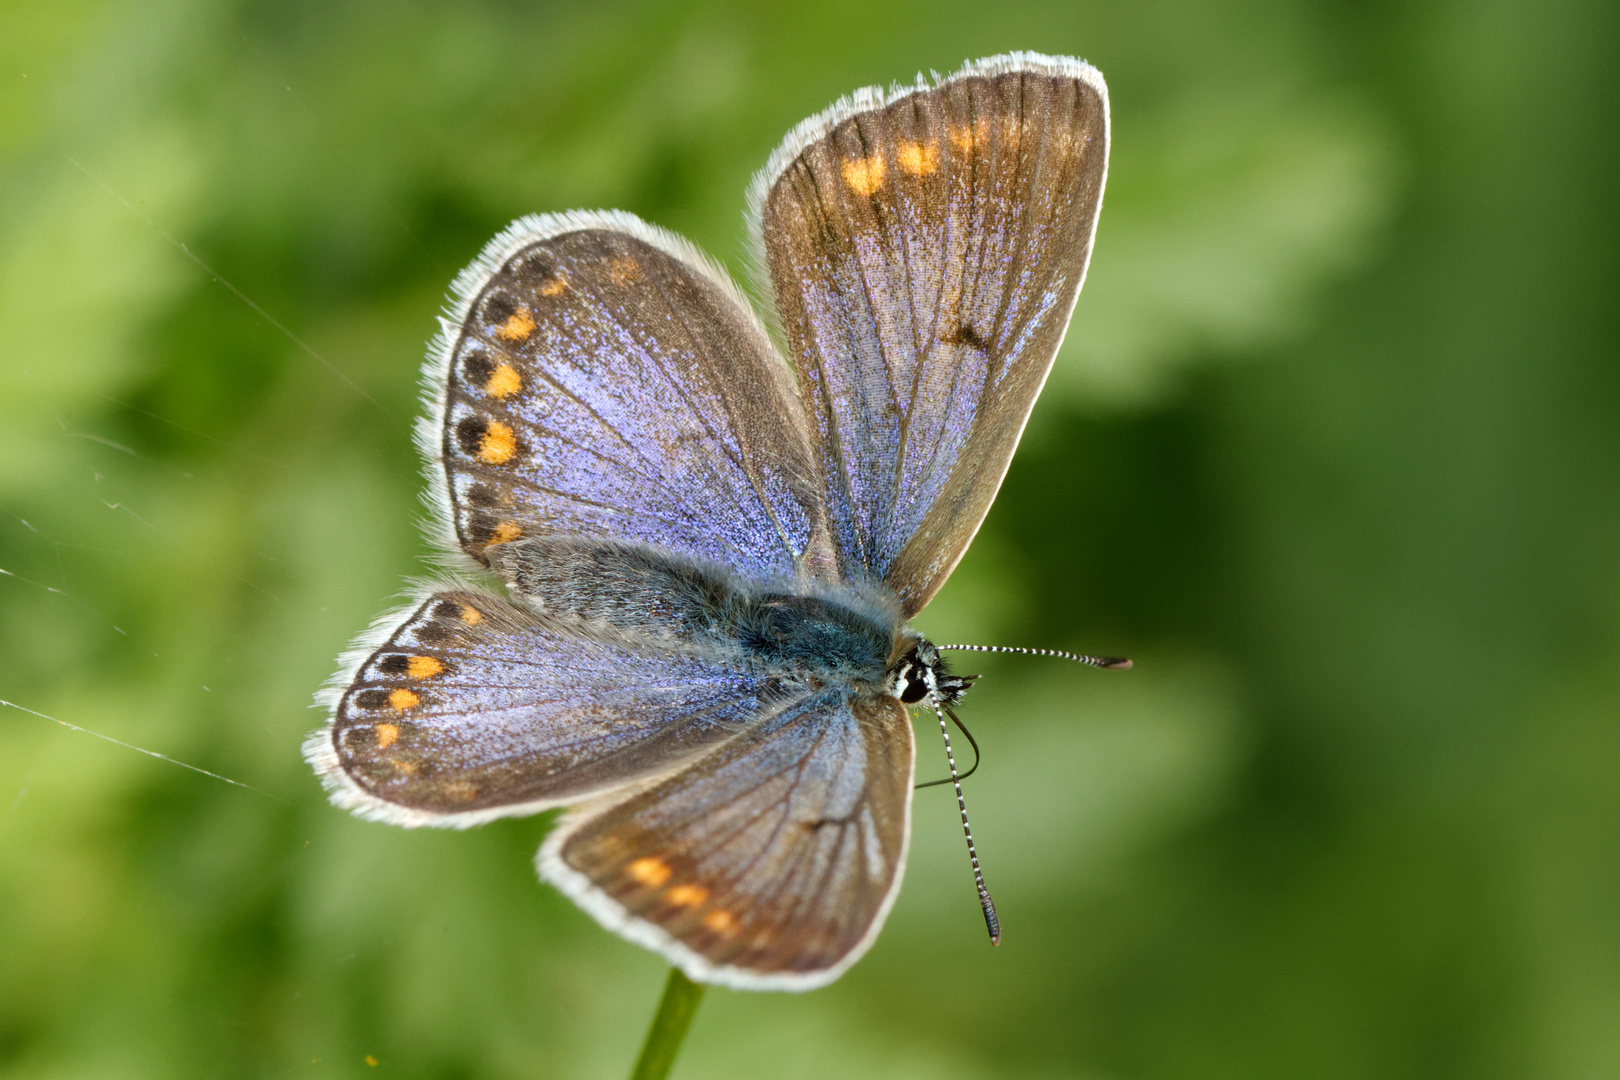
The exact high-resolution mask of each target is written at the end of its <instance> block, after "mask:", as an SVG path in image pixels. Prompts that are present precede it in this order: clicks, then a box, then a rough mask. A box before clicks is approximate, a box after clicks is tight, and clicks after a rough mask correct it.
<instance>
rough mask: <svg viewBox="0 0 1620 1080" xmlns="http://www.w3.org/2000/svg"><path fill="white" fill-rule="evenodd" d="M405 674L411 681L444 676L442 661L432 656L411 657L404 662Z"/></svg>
mask: <svg viewBox="0 0 1620 1080" xmlns="http://www.w3.org/2000/svg"><path fill="white" fill-rule="evenodd" d="M405 673H406V674H408V675H409V676H410V677H411V678H413V679H431V678H433V677H434V676H435V675H443V674H444V661H442V660H440V659H438V658H437V657H433V656H413V657H411V658H410V659H409V660H407V661H405Z"/></svg>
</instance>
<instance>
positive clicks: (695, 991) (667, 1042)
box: [630, 967, 703, 1080]
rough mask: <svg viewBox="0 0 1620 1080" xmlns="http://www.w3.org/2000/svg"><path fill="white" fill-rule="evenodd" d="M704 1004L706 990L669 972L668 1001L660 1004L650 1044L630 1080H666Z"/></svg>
mask: <svg viewBox="0 0 1620 1080" xmlns="http://www.w3.org/2000/svg"><path fill="white" fill-rule="evenodd" d="M702 1000H703V986H702V985H701V984H700V983H695V982H693V981H692V980H691V979H688V978H687V977H686V976H685V975H683V974H681V969H680V968H677V967H672V968H670V969H669V982H667V983H665V984H664V999H663V1000H662V1001H660V1002H659V1003H658V1012H657V1014H656V1015H655V1016H654V1017H653V1022H652V1027H650V1028H648V1029H647V1041H646V1042H645V1043H643V1044H642V1047H641V1056H640V1057H639V1058H637V1059H636V1067H635V1068H634V1069H633V1070H631V1072H630V1080H664V1077H666V1076H668V1075H669V1068H670V1066H671V1065H673V1064H675V1055H676V1054H677V1053H678V1052H679V1051H680V1049H681V1042H682V1040H684V1039H685V1038H686V1029H687V1028H689V1027H691V1026H692V1016H693V1014H695V1013H696V1012H697V1007H698V1003H699V1002H701V1001H702Z"/></svg>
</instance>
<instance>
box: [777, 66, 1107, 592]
mask: <svg viewBox="0 0 1620 1080" xmlns="http://www.w3.org/2000/svg"><path fill="white" fill-rule="evenodd" d="M1107 158H1108V99H1107V91H1106V89H1105V87H1104V84H1103V81H1102V77H1101V76H1100V75H1098V74H1097V72H1096V71H1095V69H1093V68H1092V67H1090V65H1088V64H1085V63H1083V62H1081V61H1078V60H1068V59H1061V58H1051V57H1040V56H1034V55H1032V54H1014V55H1011V56H1003V57H997V58H995V59H992V60H986V61H980V62H978V63H975V64H970V65H968V67H967V68H965V69H964V70H963V71H961V72H959V73H958V74H956V75H954V76H952V77H950V78H948V79H946V80H944V81H942V82H941V83H939V84H938V85H937V86H933V87H927V86H922V87H918V88H915V89H912V90H909V91H899V90H897V91H894V92H891V93H889V94H883V93H881V92H879V91H876V90H868V91H864V92H862V93H860V94H857V95H855V97H854V98H853V99H850V100H846V101H844V102H840V103H839V104H838V105H835V106H834V107H833V108H832V109H830V110H828V111H827V112H825V113H822V114H821V115H820V116H816V117H812V118H811V119H810V120H807V121H806V122H805V123H804V124H801V125H800V126H799V128H798V129H796V130H795V131H794V133H793V134H792V135H790V136H789V137H788V139H787V141H786V142H785V143H784V144H783V145H782V147H781V148H780V149H778V150H777V152H776V154H775V155H773V157H772V159H771V162H770V164H769V165H767V167H766V169H765V171H764V172H763V173H762V174H761V175H760V177H759V178H758V179H757V180H756V186H755V189H754V197H753V200H752V205H753V207H754V211H753V212H754V214H755V215H756V221H755V228H756V230H757V240H758V242H759V244H760V247H761V255H762V258H763V264H764V269H765V271H766V272H767V274H768V277H769V285H770V288H771V291H772V294H773V296H774V300H775V305H776V310H777V313H778V315H779V317H780V319H781V322H782V326H783V330H784V332H785V334H786V337H787V340H788V343H789V346H790V348H791V350H792V353H793V357H794V360H795V363H796V364H797V365H798V369H799V377H800V388H801V391H802V394H803V397H804V400H805V407H806V409H807V411H808V413H809V415H810V418H811V423H812V426H813V427H814V429H815V431H816V432H817V435H818V440H819V452H820V455H821V466H822V469H823V471H824V473H825V476H826V483H827V491H828V496H827V502H828V507H829V516H830V526H831V529H832V532H833V537H834V540H835V543H836V546H837V548H838V550H839V557H840V562H841V565H842V567H843V569H844V575H845V577H846V578H851V579H852V578H855V577H858V576H859V575H861V574H863V573H864V574H866V575H868V576H870V577H871V578H874V579H877V580H881V581H883V582H885V583H886V584H887V585H888V586H889V587H890V588H892V589H893V590H894V591H895V592H896V593H898V594H899V596H900V598H901V600H902V603H903V605H904V609H905V612H906V614H907V615H908V616H909V615H912V614H915V613H916V612H917V611H918V610H920V609H921V608H922V607H923V605H924V604H926V603H927V602H928V599H929V598H930V597H931V596H932V595H933V594H934V592H935V591H936V590H937V589H938V588H939V586H940V585H941V584H943V582H944V580H945V578H946V576H948V575H949V573H950V571H951V570H952V569H953V568H954V567H955V565H956V563H957V561H958V560H959V559H960V558H961V555H962V553H963V551H965V550H966V548H967V545H968V542H969V541H970V540H971V539H972V537H973V534H974V532H975V531H976V530H977V529H978V527H979V523H980V521H981V520H982V519H983V517H984V515H985V513H986V512H987V511H988V509H989V507H990V502H991V500H992V499H993V498H994V497H995V493H996V490H997V488H998V487H999V486H1000V484H1001V479H1002V477H1003V475H1004V474H1005V472H1006V469H1007V465H1008V462H1009V461H1010V460H1011V457H1012V453H1013V449H1014V447H1015V446H1016V445H1017V443H1018V438H1019V436H1020V434H1021V433H1022V431H1023V428H1024V423H1025V421H1026V420H1027V418H1028V416H1029V412H1030V409H1031V407H1032V406H1033V405H1034V402H1035V397H1036V395H1037V394H1038V393H1039V392H1040V389H1041V386H1042V384H1043V383H1044V382H1045V379H1046V374H1047V371H1048V370H1049V369H1050V367H1051V364H1052V360H1053V357H1054V356H1055V355H1056V352H1057V349H1058V346H1059V344H1060V343H1061V341H1062V338H1063V334H1064V331H1065V329H1066V328H1067V326H1068V321H1069V314H1070V311H1071V310H1072V309H1073V306H1074V302H1075V298H1076V297H1077V295H1078V293H1079V290H1080V285H1081V281H1082V279H1083V278H1084V276H1085V270H1086V265H1087V262H1088V260H1089V258H1090V254H1091V239H1092V234H1093V231H1094V229H1095V227H1096V221H1097V212H1098V209H1099V207H1100V206H1101V201H1102V192H1103V182H1104V178H1105V175H1106V171H1107Z"/></svg>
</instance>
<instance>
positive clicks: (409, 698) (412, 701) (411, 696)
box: [388, 687, 422, 712]
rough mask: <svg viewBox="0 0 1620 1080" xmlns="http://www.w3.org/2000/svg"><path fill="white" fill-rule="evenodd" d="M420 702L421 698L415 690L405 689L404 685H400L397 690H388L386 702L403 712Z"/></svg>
mask: <svg viewBox="0 0 1620 1080" xmlns="http://www.w3.org/2000/svg"><path fill="white" fill-rule="evenodd" d="M421 703H422V699H421V697H419V696H418V695H417V693H416V691H415V690H406V689H405V688H404V687H400V688H399V689H398V690H390V691H389V692H388V704H389V705H390V706H391V707H392V708H395V709H398V710H399V711H400V712H404V711H405V710H406V709H414V708H416V707H417V706H418V705H420V704H421Z"/></svg>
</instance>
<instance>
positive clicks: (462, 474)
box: [421, 213, 831, 576]
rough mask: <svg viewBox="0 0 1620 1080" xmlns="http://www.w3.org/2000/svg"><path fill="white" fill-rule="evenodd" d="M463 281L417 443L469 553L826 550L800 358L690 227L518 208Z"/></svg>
mask: <svg viewBox="0 0 1620 1080" xmlns="http://www.w3.org/2000/svg"><path fill="white" fill-rule="evenodd" d="M455 291H456V293H457V294H458V296H459V303H458V304H457V306H456V310H455V312H454V317H453V319H452V320H450V321H447V322H446V324H445V334H444V336H443V337H442V338H441V340H440V341H439V342H438V344H437V345H436V346H435V350H434V353H435V355H434V356H433V357H432V358H431V359H430V380H431V384H432V385H431V386H430V389H429V393H430V394H431V395H432V396H433V398H434V405H435V407H436V415H435V416H434V417H433V418H432V419H430V421H429V422H428V423H427V425H426V426H424V428H423V429H422V432H421V441H422V443H423V449H424V451H425V452H426V453H427V454H428V455H429V457H430V458H432V459H435V460H437V461H438V462H440V463H442V467H443V473H444V475H443V476H442V478H435V482H436V483H437V484H439V485H442V487H441V490H442V491H444V493H445V495H446V497H447V499H448V507H447V511H446V513H445V515H444V516H445V517H446V518H447V519H448V520H447V521H446V522H445V525H446V526H447V528H448V531H450V532H451V533H452V534H453V539H454V543H455V544H456V545H457V546H459V547H460V549H461V550H462V551H463V552H465V553H466V554H467V555H469V556H471V557H472V558H473V559H475V560H477V561H478V562H479V563H481V564H487V561H488V560H487V558H486V557H485V548H486V547H488V546H489V545H490V544H492V543H502V542H508V541H511V540H515V539H518V538H520V537H530V536H545V535H552V534H576V535H586V536H598V537H603V538H610V539H618V540H624V541H630V542H639V543H645V544H652V545H657V546H661V547H664V548H668V549H670V550H673V551H677V552H681V553H684V554H688V555H692V556H696V557H699V558H703V559H708V560H712V561H714V562H718V563H721V564H724V565H726V566H728V567H730V568H732V569H734V570H736V571H738V572H741V573H745V574H751V575H754V576H769V575H776V576H789V575H792V574H794V573H795V571H796V570H798V569H799V567H800V560H803V559H808V561H809V563H811V564H816V565H825V564H830V562H831V558H830V555H829V554H827V544H826V542H825V540H824V539H821V540H820V542H819V543H818V538H819V537H823V536H824V533H823V532H822V525H821V523H822V510H821V494H820V489H821V483H820V480H819V477H818V474H817V466H816V463H815V461H814V460H813V457H812V454H811V451H810V443H809V439H808V435H807V430H808V429H807V426H806V423H805V420H804V415H803V410H802V409H801V407H800V406H799V401H798V395H797V393H796V391H795V389H794V386H793V382H792V374H791V372H790V371H789V369H788V367H787V365H786V364H785V363H784V362H783V361H782V360H781V359H780V357H779V355H778V354H777V352H776V351H775V349H774V348H773V347H772V345H771V343H770V341H769V339H768V338H767V337H766V336H765V333H764V331H763V330H762V328H761V327H760V325H759V322H758V320H757V318H756V317H755V316H754V315H753V313H752V311H751V309H750V308H748V307H747V306H746V304H745V303H744V302H743V301H742V299H741V296H740V294H739V293H737V292H736V291H735V289H734V287H733V286H731V284H730V282H729V280H727V279H726V278H725V277H724V275H723V274H722V273H721V272H720V271H719V270H717V269H715V268H714V267H713V266H711V265H710V264H709V263H708V262H707V261H706V260H705V259H704V258H703V257H702V256H701V255H699V254H698V253H697V252H696V251H694V250H693V249H691V248H690V247H689V246H688V245H686V244H685V242H684V241H681V240H680V239H678V238H676V237H674V236H672V235H670V234H668V233H664V232H662V231H660V230H657V229H654V228H653V227H651V226H649V225H646V224H645V223H643V222H641V221H639V220H638V219H636V218H634V217H631V216H630V215H628V214H620V213H595V214H584V213H573V214H562V215H551V216H546V217H536V218H525V219H523V220H522V221H519V222H517V223H516V224H514V225H513V226H512V227H511V228H510V229H508V230H507V232H506V233H504V234H503V235H502V236H500V237H497V238H496V240H495V241H494V242H492V243H491V245H490V246H489V247H488V248H487V249H486V250H485V252H484V254H483V255H482V256H481V257H480V259H479V261H478V262H476V263H474V264H473V265H472V266H471V267H469V268H468V271H467V272H466V273H465V274H463V275H462V277H461V279H459V280H458V281H457V283H456V287H455ZM818 552H819V553H820V555H819V558H818ZM815 568H816V566H815V565H812V567H811V569H812V571H814V570H815Z"/></svg>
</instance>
